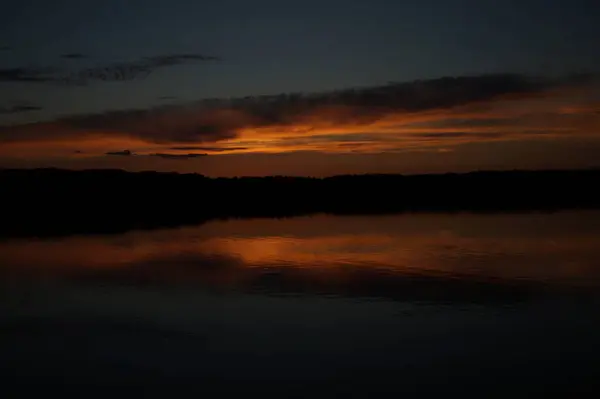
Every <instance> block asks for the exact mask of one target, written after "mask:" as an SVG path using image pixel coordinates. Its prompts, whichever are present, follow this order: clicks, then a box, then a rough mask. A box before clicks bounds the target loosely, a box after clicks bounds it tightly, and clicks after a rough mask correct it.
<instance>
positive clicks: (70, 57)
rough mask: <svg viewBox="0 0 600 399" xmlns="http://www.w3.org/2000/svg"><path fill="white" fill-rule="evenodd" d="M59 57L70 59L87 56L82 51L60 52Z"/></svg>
mask: <svg viewBox="0 0 600 399" xmlns="http://www.w3.org/2000/svg"><path fill="white" fill-rule="evenodd" d="M60 58H65V59H70V60H79V59H83V58H88V56H87V55H85V54H82V53H65V54H61V55H60Z"/></svg>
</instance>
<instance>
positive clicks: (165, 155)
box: [150, 153, 208, 159]
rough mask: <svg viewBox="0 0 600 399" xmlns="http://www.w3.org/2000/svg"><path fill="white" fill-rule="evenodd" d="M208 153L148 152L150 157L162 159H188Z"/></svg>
mask: <svg viewBox="0 0 600 399" xmlns="http://www.w3.org/2000/svg"><path fill="white" fill-rule="evenodd" d="M207 155H208V154H169V153H156V154H150V156H152V157H159V158H164V159H190V158H200V157H205V156H207Z"/></svg>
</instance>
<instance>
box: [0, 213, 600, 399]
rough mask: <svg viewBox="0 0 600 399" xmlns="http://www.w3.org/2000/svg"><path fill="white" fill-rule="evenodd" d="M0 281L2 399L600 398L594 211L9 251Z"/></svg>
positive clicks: (148, 235) (277, 226) (118, 238)
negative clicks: (54, 398)
mask: <svg viewBox="0 0 600 399" xmlns="http://www.w3.org/2000/svg"><path fill="white" fill-rule="evenodd" d="M0 277H1V286H0V288H1V291H0V373H1V374H0V379H1V380H2V384H1V385H0V394H3V396H5V397H7V398H8V397H10V398H13V397H20V396H29V395H31V396H34V395H36V396H37V395H43V396H48V395H50V394H54V393H58V394H67V393H68V394H73V395H75V396H77V397H90V396H94V395H99V396H104V397H105V396H107V395H123V394H126V395H128V396H130V397H192V396H193V397H202V396H199V395H203V396H208V397H220V396H226V395H228V394H232V393H235V394H238V395H243V396H249V397H255V396H256V395H260V396H258V397H265V396H273V397H281V398H286V397H311V398H313V397H353V396H355V397H379V396H388V395H390V396H391V395H398V394H407V396H403V397H430V396H431V397H439V396H449V395H461V396H462V397H465V396H471V395H472V396H473V397H503V398H504V397H538V396H541V397H544V396H548V395H554V396H556V395H559V396H563V397H587V396H590V397H592V396H593V397H597V396H596V395H600V212H594V211H586V212H560V213H554V214H513V215H507V214H503V215H499V214H496V215H491V214H480V215H473V214H412V215H410V214H407V215H394V216H364V217H360V216H352V217H333V216H312V217H303V218H295V219H282V220H273V219H255V220H233V221H220V222H211V223H208V224H205V225H202V226H198V227H193V228H182V229H176V230H161V231H147V232H130V233H127V234H122V235H113V236H89V237H69V238H60V239H44V240H33V239H29V240H5V241H2V242H0ZM5 394H6V395H5ZM461 396H458V397H461Z"/></svg>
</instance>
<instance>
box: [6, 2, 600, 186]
mask: <svg viewBox="0 0 600 399" xmlns="http://www.w3.org/2000/svg"><path fill="white" fill-rule="evenodd" d="M599 22H600V3H599V2H598V1H596V0H570V1H559V0H519V1H516V0H506V1H502V2H498V1H492V0H489V1H488V0H477V1H476V0H418V1H415V0H404V1H389V0H371V1H358V0H343V1H342V0H340V1H338V0H319V1H315V0H306V1H303V2H284V1H267V0H257V1H252V2H250V1H246V0H221V1H218V2H217V1H215V2H213V1H203V2H191V1H188V0H169V1H161V0H143V1H141V0H128V1H122V0H103V1H96V2H82V1H79V0H55V1H52V2H49V1H46V0H29V1H27V0H22V1H18V2H16V1H14V2H12V3H7V4H3V6H2V12H1V13H0V167H64V168H75V169H81V168H123V169H127V170H159V171H179V172H197V173H202V174H206V175H209V176H234V175H280V174H286V175H311V176H324V175H332V174H343V173H426V172H447V171H467V170H477V169H515V168H518V169H523V168H526V169H547V168H579V167H598V166H600V161H598V154H600V78H599V75H598V72H600V71H599V70H598V69H599V66H600V51H598V45H597V43H596V40H595V39H597V38H598V37H600V23H599Z"/></svg>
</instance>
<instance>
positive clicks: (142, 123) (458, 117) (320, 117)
mask: <svg viewBox="0 0 600 399" xmlns="http://www.w3.org/2000/svg"><path fill="white" fill-rule="evenodd" d="M597 89H598V86H597V85H596V83H595V81H594V80H593V79H592V80H590V79H587V80H586V79H584V80H581V79H575V80H574V79H571V78H561V79H555V80H551V79H546V80H543V79H530V78H527V77H523V76H519V75H484V76H478V77H462V78H442V79H434V80H431V81H417V82H409V83H403V84H396V85H389V86H382V87H376V88H362V89H349V90H342V91H339V92H331V93H321V94H314V95H280V96H262V97H255V98H249V99H248V98H244V99H234V100H217V101H216V102H214V101H212V102H210V101H206V102H200V103H198V104H191V105H189V106H184V107H172V106H171V107H163V108H158V109H153V110H133V111H131V110H125V111H112V112H106V113H103V114H96V115H79V116H70V117H66V118H61V119H59V120H56V121H51V122H41V123H33V124H28V125H19V126H4V127H0V142H1V143H2V146H1V147H0V156H2V157H23V158H27V157H65V156H67V157H85V156H98V155H102V154H105V153H108V152H119V151H123V150H131V151H132V152H134V153H135V154H138V155H151V154H157V153H158V154H165V153H166V154H170V155H173V158H183V157H184V156H187V155H189V154H192V155H193V154H195V153H208V154H213V155H220V154H228V153H280V152H296V151H318V152H337V153H339V152H342V153H343V152H364V153H373V152H398V151H421V150H428V149H432V150H435V151H437V148H438V147H443V148H446V149H448V147H450V146H453V145H458V144H463V143H468V142H485V141H498V140H518V139H527V140H530V139H546V138H556V137H574V136H589V135H596V134H598V132H599V130H600V129H599V128H600V113H599V112H598V110H599V109H600V106H599V104H600V98H598V95H597V93H598V90H597ZM194 147H196V148H198V150H197V151H196V150H195V149H194ZM191 157H192V156H190V158H191Z"/></svg>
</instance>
